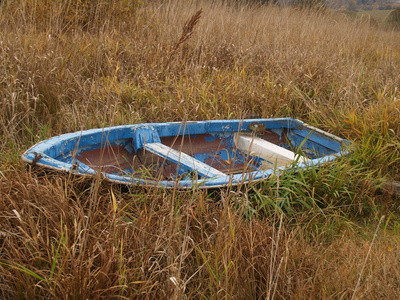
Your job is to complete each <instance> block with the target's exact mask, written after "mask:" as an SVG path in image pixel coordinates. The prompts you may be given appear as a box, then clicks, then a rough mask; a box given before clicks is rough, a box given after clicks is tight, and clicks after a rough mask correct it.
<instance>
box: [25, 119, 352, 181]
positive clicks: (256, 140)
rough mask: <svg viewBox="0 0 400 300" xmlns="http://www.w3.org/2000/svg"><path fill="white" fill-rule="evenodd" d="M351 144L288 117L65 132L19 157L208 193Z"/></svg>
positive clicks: (324, 158) (329, 155)
mask: <svg viewBox="0 0 400 300" xmlns="http://www.w3.org/2000/svg"><path fill="white" fill-rule="evenodd" d="M351 146H352V144H351V143H350V142H349V141H347V140H345V139H341V138H339V137H337V136H334V135H332V134H330V133H327V132H325V131H322V130H320V129H317V128H315V127H312V126H310V125H308V124H305V123H303V122H302V121H300V120H296V119H291V118H277V119H245V120H215V121H199V122H194V121H193V122H192V121H191V122H172V123H147V124H134V125H123V126H115V127H109V128H100V129H91V130H85V131H79V132H74V133H68V134H64V135H60V136H57V137H53V138H51V139H48V140H45V141H42V142H40V143H38V144H36V145H34V146H33V147H31V148H30V149H29V150H27V151H26V152H25V153H24V154H23V155H22V159H23V160H24V161H25V162H27V163H30V164H37V165H39V166H43V167H45V168H49V169H53V170H60V171H66V172H70V173H72V174H76V175H96V174H98V173H99V172H100V173H101V174H102V175H103V177H104V178H106V179H107V180H109V181H112V182H115V183H120V184H127V185H143V186H156V187H160V188H174V187H179V188H192V187H201V188H215V187H224V186H229V185H238V184H243V183H249V182H254V181H259V180H265V179H267V178H268V177H269V176H270V175H271V174H273V173H274V172H277V171H280V170H285V169H287V168H293V167H296V168H307V167H309V166H311V165H314V166H318V165H321V164H323V163H326V162H329V161H332V160H334V159H336V158H337V157H340V156H343V155H345V154H347V153H348V152H349V151H350V147H351Z"/></svg>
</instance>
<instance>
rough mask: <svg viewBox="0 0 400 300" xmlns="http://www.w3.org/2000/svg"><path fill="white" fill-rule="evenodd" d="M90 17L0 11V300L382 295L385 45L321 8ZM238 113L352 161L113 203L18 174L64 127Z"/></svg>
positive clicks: (16, 7)
mask: <svg viewBox="0 0 400 300" xmlns="http://www.w3.org/2000/svg"><path fill="white" fill-rule="evenodd" d="M104 3H105V2H104ZM104 3H103V2H100V1H98V2H96V1H83V0H82V1H75V0H65V1H45V0H19V1H1V4H0V9H1V10H0V28H1V29H0V136H1V138H2V143H1V144H0V162H1V166H0V224H1V225H0V290H1V291H2V292H1V293H2V294H0V295H1V297H3V298H9V299H14V298H42V297H49V298H91V299H96V298H110V297H115V298H129V299H131V298H149V299H150V298H151V299H153V298H174V299H184V298H189V299H190V298H208V299H214V298H217V299H219V298H240V299H246V298H247V299H257V298H281V299H288V298H318V299H319V298H351V297H353V296H354V297H355V298H364V297H371V298H391V299H396V298H398V297H399V292H398V289H397V286H399V280H400V274H399V272H398V267H397V265H398V260H399V255H398V245H399V238H398V233H399V228H400V225H399V224H400V214H399V211H398V205H397V200H398V199H397V197H398V196H396V194H393V193H391V192H390V191H386V190H385V189H382V187H383V186H384V185H385V182H388V181H390V180H399V176H400V175H399V171H398V170H399V149H400V147H399V146H400V142H399V134H400V130H399V128H400V126H399V125H400V121H399V120H400V118H399V115H400V111H399V109H400V102H399V97H400V96H399V86H398V84H399V82H400V75H399V72H397V70H398V68H399V66H400V52H399V49H400V39H399V33H398V32H397V31H386V30H384V29H379V28H376V27H371V26H370V25H369V23H365V21H363V20H362V19H360V20H357V19H355V20H353V19H352V20H347V19H346V17H344V16H341V15H338V14H335V13H332V12H329V11H322V10H312V9H311V10H299V9H294V8H290V7H278V6H260V5H250V4H248V3H236V2H235V4H232V3H229V2H227V1H222V0H221V1H206V0H200V1H175V0H171V1H150V2H145V3H141V2H139V1H123V0H120V1H119V0H113V1H109V2H107V3H109V6H107V7H104V6H102V5H104ZM78 4H79V5H78ZM88 4H92V5H91V6H90V7H89V6H88ZM47 5H48V6H47ZM50 8H51V9H50ZM121 16H123V17H121ZM248 115H253V116H254V115H258V116H262V117H280V116H291V117H295V118H300V119H303V120H304V121H307V122H309V123H311V124H313V125H316V126H318V127H320V128H322V129H325V130H328V131H330V132H333V133H335V134H337V135H339V136H342V137H344V138H349V139H351V140H353V141H355V142H356V143H357V144H358V147H357V148H356V149H355V151H354V153H353V154H351V155H350V156H348V157H346V158H343V159H341V160H338V161H337V162H335V163H334V164H330V165H327V166H324V167H322V168H320V169H312V168H311V169H310V170H304V171H300V172H295V173H290V172H288V173H285V174H282V175H280V176H278V177H273V178H271V179H270V180H268V181H265V182H263V183H261V184H257V185H250V186H246V187H241V188H238V189H234V190H219V191H202V190H193V191H187V192H182V191H163V190H154V189H151V188H149V189H148V190H144V189H139V188H135V187H132V188H130V189H128V191H126V190H124V191H122V190H121V189H120V187H118V186H113V185H110V184H108V183H105V182H102V181H101V178H94V179H87V178H74V177H70V176H68V175H65V174H46V173H41V172H40V170H31V169H26V168H25V166H24V165H23V164H22V162H21V161H20V160H19V155H20V154H21V153H22V151H23V150H25V149H26V148H27V147H29V146H31V145H32V144H34V143H36V142H38V141H40V140H43V139H46V138H49V137H51V136H54V135H57V134H61V133H65V132H70V131H78V130H82V129H88V128H96V127H104V126H110V125H118V124H130V123H139V122H147V121H149V122H163V121H178V120H179V121H180V120H189V119H190V120H204V119H221V118H244V117H246V116H248ZM382 216H385V217H384V218H382ZM379 220H382V222H381V223H380V222H379ZM378 225H379V226H378ZM376 230H377V231H376ZM375 231H376V232H377V233H376V235H374V233H375Z"/></svg>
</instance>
